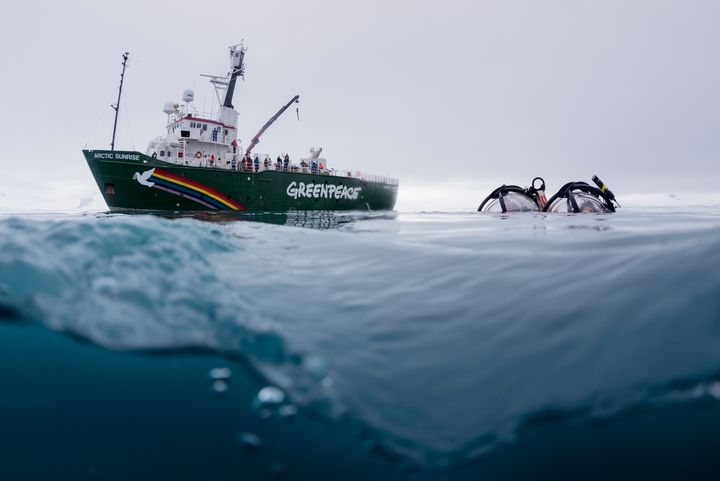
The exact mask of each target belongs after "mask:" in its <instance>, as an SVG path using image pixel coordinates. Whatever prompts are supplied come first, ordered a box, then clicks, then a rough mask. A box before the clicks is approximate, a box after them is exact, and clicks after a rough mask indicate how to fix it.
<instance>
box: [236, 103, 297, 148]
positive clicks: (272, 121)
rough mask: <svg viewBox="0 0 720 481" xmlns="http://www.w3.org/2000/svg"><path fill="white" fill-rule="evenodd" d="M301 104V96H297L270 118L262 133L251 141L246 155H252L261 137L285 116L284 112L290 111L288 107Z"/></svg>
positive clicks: (261, 130)
mask: <svg viewBox="0 0 720 481" xmlns="http://www.w3.org/2000/svg"><path fill="white" fill-rule="evenodd" d="M299 102H300V96H299V95H296V96H295V97H293V98H292V100H290V102H288V103H286V104H285V105H284V106H283V107H282V108H281V109H280V110H278V111H277V113H276V114H275V115H273V116H272V117H270V120H268V121H267V122H265V125H263V126H262V128H261V129H260V131H259V132H258V133H257V134H255V137H253V138H252V140H251V141H250V145H248V148H247V150H246V151H245V155H248V154H249V153H250V151H251V150H252V149H253V147H255V146H256V145H257V144H258V142H260V136H261V135H262V134H263V133H264V132H265V131H266V130H267V129H268V128H269V127H270V126H271V125H272V124H273V123H274V122H275V121H276V120H277V119H278V118H279V117H280V116H281V115H282V114H283V112H285V111H286V110H287V109H288V107H290V106H291V105H292V104H293V103H299Z"/></svg>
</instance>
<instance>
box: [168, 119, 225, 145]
mask: <svg viewBox="0 0 720 481" xmlns="http://www.w3.org/2000/svg"><path fill="white" fill-rule="evenodd" d="M167 129H168V134H169V135H172V136H174V137H176V138H178V139H186V141H189V140H194V141H197V142H206V143H210V144H223V145H230V144H232V143H233V141H234V140H235V139H237V131H236V129H235V127H233V126H231V125H225V124H223V123H222V122H219V121H217V120H210V119H205V118H202V117H199V116H194V115H191V114H188V115H185V116H184V117H180V118H177V119H175V120H173V121H171V122H170V123H169V124H168V127H167Z"/></svg>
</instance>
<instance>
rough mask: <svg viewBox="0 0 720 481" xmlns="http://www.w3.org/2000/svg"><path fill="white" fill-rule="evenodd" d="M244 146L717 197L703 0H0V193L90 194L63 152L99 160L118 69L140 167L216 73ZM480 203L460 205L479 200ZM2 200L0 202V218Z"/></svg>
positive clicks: (490, 176) (717, 19)
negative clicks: (22, 185)
mask: <svg viewBox="0 0 720 481" xmlns="http://www.w3.org/2000/svg"><path fill="white" fill-rule="evenodd" d="M241 39H245V40H246V43H247V46H248V51H247V55H246V63H247V72H246V81H245V82H244V83H243V84H240V85H239V88H238V90H237V91H236V95H235V106H236V108H237V109H238V110H239V112H240V121H239V132H240V137H241V139H242V141H243V143H244V144H245V145H247V141H248V140H249V139H250V138H251V137H252V135H253V134H254V133H255V132H256V131H257V130H258V129H259V127H260V126H261V125H262V124H263V123H264V122H265V121H266V120H267V118H268V117H269V116H271V115H272V114H273V113H274V112H275V111H276V110H277V109H278V108H279V107H280V106H281V105H283V104H284V103H285V102H286V101H288V100H289V99H290V98H291V97H292V96H293V95H295V94H299V95H300V97H301V103H300V118H301V120H300V122H298V121H297V119H296V117H295V113H294V112H293V111H290V112H288V113H287V114H286V115H285V116H284V117H283V118H281V119H280V120H279V121H278V122H277V123H276V125H275V126H273V127H272V128H271V129H270V130H269V131H268V132H266V134H265V136H264V137H263V139H262V142H261V143H260V145H259V146H258V147H257V148H256V150H257V151H259V152H268V153H271V154H273V155H275V154H277V153H278V152H280V151H288V152H290V155H291V157H293V158H295V159H297V158H298V157H299V156H300V155H304V154H305V153H306V152H307V149H308V148H309V147H310V146H322V147H323V148H324V156H325V157H327V158H328V160H329V162H330V165H331V166H336V167H340V168H345V169H352V170H361V171H363V172H368V173H376V174H390V175H393V176H396V177H399V178H400V180H401V192H402V190H403V188H407V189H409V190H412V189H416V188H418V187H422V186H425V185H428V184H431V183H441V182H442V183H448V182H450V183H451V182H465V183H474V182H477V183H478V185H485V184H487V183H492V182H496V181H497V182H504V183H520V184H526V183H527V182H529V180H530V178H532V177H533V176H535V175H542V176H544V177H545V178H546V180H547V181H548V184H549V186H550V189H552V188H553V187H554V188H557V187H559V186H560V185H561V184H562V183H564V182H566V181H569V180H588V181H589V178H590V176H591V175H592V174H595V173H597V174H599V175H600V176H601V177H603V178H604V179H605V180H606V181H607V182H608V184H610V185H611V186H613V187H614V188H615V190H616V192H617V191H632V192H641V191H662V190H673V189H675V190H688V189H689V188H691V187H692V186H693V185H697V186H698V188H701V189H703V190H705V191H718V188H717V183H718V182H719V181H720V2H719V1H717V0H707V1H705V0H682V1H681V0H673V1H668V0H636V1H633V0H622V1H614V0H612V1H598V0H594V1H589V0H588V1H583V0H567V1H566V0H562V1H559V0H558V1H530V0H527V1H526V0H521V1H512V0H510V1H508V0H502V1H483V0H476V1H443V2H439V1H405V0H402V1H374V0H364V1H361V2H342V1H338V0H304V1H272V0H265V1H254V2H247V1H238V0H234V1H224V0H216V1H213V2H198V1H197V0H195V1H187V2H186V1H181V0H175V1H170V2H154V1H153V2H150V1H147V0H146V1H128V0H125V1H114V2H105V1H98V0H96V1H87V2H85V1H78V0H69V1H64V2H55V1H52V2H13V5H12V7H6V9H5V10H4V13H3V28H2V29H0V40H1V42H0V44H1V45H2V49H3V61H2V65H3V67H2V89H0V96H1V97H0V100H1V103H0V105H2V107H3V109H4V114H5V115H3V116H2V117H1V118H0V132H2V137H1V138H2V142H0V165H1V166H2V170H3V172H4V173H7V175H4V174H3V175H0V190H1V188H2V183H3V181H2V180H1V179H2V178H3V177H4V178H5V183H6V184H7V183H8V182H10V180H8V179H26V178H28V177H32V178H33V179H34V180H37V181H43V180H52V181H54V182H68V183H74V184H85V185H88V186H89V188H90V189H95V187H94V184H93V183H92V178H91V177H90V174H89V171H88V169H87V166H86V165H85V162H84V159H83V157H82V154H81V152H80V151H81V149H82V148H83V147H85V146H86V145H87V146H88V147H89V148H107V147H108V146H109V142H110V135H111V132H112V110H111V109H110V107H109V105H110V104H111V103H113V102H114V101H115V96H116V95H117V84H118V80H119V73H120V68H121V65H120V63H121V55H122V53H123V52H124V51H125V50H128V51H130V53H131V57H132V60H131V63H130V66H129V69H128V72H127V77H126V88H125V91H124V97H123V104H122V108H121V111H122V115H121V119H120V128H119V134H118V141H117V142H118V147H119V148H123V149H133V148H135V149H137V150H140V151H143V152H144V151H145V149H146V147H147V143H148V141H149V140H151V139H152V138H154V137H156V136H158V135H161V134H162V133H163V128H164V124H165V120H166V117H165V114H163V113H162V106H163V103H164V102H166V101H169V100H174V101H179V100H180V98H181V96H182V91H183V90H184V89H186V88H194V89H195V92H196V102H195V103H196V106H197V107H202V105H203V103H205V105H206V106H207V107H208V108H209V107H210V105H211V102H215V100H214V97H212V92H211V90H210V89H209V88H208V87H207V82H206V80H205V79H203V78H201V77H199V74H201V73H210V74H212V73H217V74H224V73H225V72H226V71H227V47H228V46H229V45H232V44H234V43H237V42H239V41H240V40H241ZM478 197H479V196H478ZM2 201H3V199H2V198H0V202H2Z"/></svg>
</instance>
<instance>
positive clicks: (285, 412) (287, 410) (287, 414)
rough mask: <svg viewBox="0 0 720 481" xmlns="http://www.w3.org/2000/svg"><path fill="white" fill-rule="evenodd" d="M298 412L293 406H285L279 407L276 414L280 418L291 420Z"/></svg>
mask: <svg viewBox="0 0 720 481" xmlns="http://www.w3.org/2000/svg"><path fill="white" fill-rule="evenodd" d="M297 412H298V409H297V407H296V406H295V405H293V404H286V405H285V406H281V407H280V409H278V414H279V415H280V417H282V418H291V417H293V416H295V415H296V414H297Z"/></svg>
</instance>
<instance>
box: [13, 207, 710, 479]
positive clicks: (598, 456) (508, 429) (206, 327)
mask: <svg viewBox="0 0 720 481" xmlns="http://www.w3.org/2000/svg"><path fill="white" fill-rule="evenodd" d="M0 320H2V321H3V322H0V343H1V344H2V347H1V348H0V383H2V386H3V387H2V390H3V393H2V396H0V398H1V399H0V426H3V428H2V431H3V435H2V437H1V438H2V439H1V440H0V478H2V479H51V478H53V477H55V478H56V479H59V478H67V479H242V478H243V477H246V478H247V477H249V478H258V479H260V478H265V477H268V478H273V477H283V478H286V479H319V478H321V477H326V478H336V479H406V478H407V479H545V478H546V476H548V475H552V477H553V478H554V479H608V478H616V479H617V478H627V479H630V478H632V479H637V478H638V477H639V478H646V477H653V478H655V479H679V478H682V479H718V477H720V474H718V468H720V460H719V459H718V458H720V457H719V456H717V446H718V445H720V444H718V443H719V442H720V207H719V206H717V205H704V206H703V205H695V206H684V207H672V208H670V207H663V208H653V207H645V208H623V209H620V211H619V212H618V213H617V214H614V215H544V214H516V215H487V214H479V213H476V212H474V211H472V210H468V211H453V212H399V213H398V212H385V213H367V212H365V213H362V212H351V213H312V212H311V213H289V214H272V213H267V214H254V215H229V214H215V215H213V214H204V215H200V214H198V215H182V216H180V215H177V216H174V215H161V214H157V215H153V214H148V213H125V214H113V213H104V212H95V213H88V214H48V213H43V214H27V213H26V214H22V215H20V214H18V215H14V214H11V213H6V214H3V215H2V216H0ZM3 458H4V459H3ZM53 473H54V474H53ZM58 473H60V475H58Z"/></svg>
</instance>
